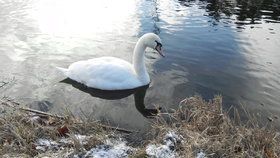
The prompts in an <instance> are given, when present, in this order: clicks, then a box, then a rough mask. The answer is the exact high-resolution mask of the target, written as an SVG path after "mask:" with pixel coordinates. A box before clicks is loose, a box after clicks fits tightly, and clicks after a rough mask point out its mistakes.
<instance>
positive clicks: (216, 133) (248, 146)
mask: <svg viewBox="0 0 280 158" xmlns="http://www.w3.org/2000/svg"><path fill="white" fill-rule="evenodd" d="M8 102H10V101H5V102H3V101H2V102H1V104H7V103H8ZM9 104H13V102H10V103H9ZM12 109H13V110H12V111H10V112H8V113H5V115H0V156H1V155H2V157H3V155H7V154H8V156H6V157H13V154H15V156H14V157H17V156H19V155H17V153H18V154H21V157H30V156H36V155H37V156H38V154H39V157H40V156H43V155H44V154H45V155H48V153H39V152H38V151H37V150H36V149H35V145H34V143H35V142H36V140H37V139H38V138H50V139H52V140H57V139H60V138H61V137H62V136H67V137H70V138H71V137H72V134H73V133H79V134H82V135H88V136H91V137H90V140H89V141H88V143H87V144H83V145H82V146H81V144H79V141H78V140H75V137H73V142H74V143H73V144H72V145H70V146H69V148H68V149H69V150H68V149H67V148H66V149H67V150H66V151H67V152H69V151H70V150H75V151H74V152H76V153H78V152H83V150H89V149H91V148H93V147H95V146H97V145H99V144H102V140H104V139H106V135H110V134H112V133H114V132H115V129H108V128H106V129H104V125H101V124H100V123H99V122H96V121H95V120H94V119H91V118H90V117H89V116H86V117H81V118H79V119H78V118H75V117H74V116H73V115H71V113H68V114H67V115H66V116H67V117H63V118H60V117H55V116H44V115H37V114H34V113H30V112H27V111H22V110H19V108H14V107H13V108H12ZM232 110H233V112H234V118H230V117H229V115H228V112H224V111H223V110H222V98H221V97H219V96H217V97H215V98H214V99H213V100H211V101H209V102H206V101H204V100H203V99H202V98H201V97H198V96H195V97H191V98H187V99H185V100H183V101H182V102H181V103H180V105H179V108H178V110H174V113H172V114H160V115H159V116H157V117H156V118H155V119H154V124H153V127H152V130H151V133H150V136H151V137H150V138H151V140H149V141H144V142H143V144H141V145H140V146H138V147H136V148H138V149H137V151H136V152H134V155H130V157H131V158H134V157H135V158H136V157H147V155H146V153H145V146H146V145H147V144H148V143H150V142H154V143H162V141H163V137H164V135H165V134H166V133H168V132H169V131H174V132H176V133H177V134H178V135H181V136H182V138H183V139H182V141H181V142H179V143H177V144H176V145H175V150H176V152H178V153H179V155H180V156H181V157H196V155H197V153H198V152H200V151H203V152H204V153H205V154H206V156H207V157H267V158H277V157H280V136H279V132H277V131H276V130H273V129H268V128H260V127H259V126H257V125H256V121H255V119H254V118H253V117H251V116H250V115H249V113H247V112H245V113H247V114H248V116H249V118H250V119H249V121H248V122H246V123H245V124H241V123H240V122H241V121H240V118H239V114H238V112H237V110H236V109H232ZM36 118H37V119H36ZM48 152H51V151H48ZM60 152H62V153H56V154H58V155H59V156H61V155H63V154H65V152H63V151H60ZM59 156H58V157H59Z"/></svg>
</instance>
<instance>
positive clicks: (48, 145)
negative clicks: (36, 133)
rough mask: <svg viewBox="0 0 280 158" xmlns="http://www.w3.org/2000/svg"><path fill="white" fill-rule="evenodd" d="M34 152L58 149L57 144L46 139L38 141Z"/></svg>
mask: <svg viewBox="0 0 280 158" xmlns="http://www.w3.org/2000/svg"><path fill="white" fill-rule="evenodd" d="M35 145H36V147H35V149H36V150H41V151H47V150H49V149H50V150H52V149H58V143H57V142H55V141H52V140H48V139H41V138H40V139H38V140H37V143H35Z"/></svg>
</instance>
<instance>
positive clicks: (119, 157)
mask: <svg viewBox="0 0 280 158" xmlns="http://www.w3.org/2000/svg"><path fill="white" fill-rule="evenodd" d="M74 137H75V139H77V140H79V142H80V143H81V144H86V143H87V140H88V139H89V138H90V137H89V136H84V135H74ZM69 144H73V140H72V139H71V138H70V137H69V138H62V139H61V140H59V141H58V142H55V141H52V140H48V139H41V138H40V139H38V140H37V142H36V143H35V146H36V147H35V149H36V150H38V151H40V152H43V153H44V152H47V151H53V152H54V153H53V156H54V155H55V154H56V153H55V152H56V151H59V150H63V149H64V147H65V146H69ZM134 150H135V149H134V148H132V147H130V146H127V145H126V142H125V141H123V140H121V139H118V140H117V139H107V140H105V141H104V143H103V144H102V145H98V146H96V147H95V148H92V149H90V150H89V151H86V152H84V153H78V154H76V155H75V154H74V155H73V157H74V158H81V157H82V158H84V157H87V158H126V157H128V155H129V154H131V153H132V152H133V151H134ZM72 151H74V150H72ZM65 154H67V155H69V153H65ZM70 155H71V154H70Z"/></svg>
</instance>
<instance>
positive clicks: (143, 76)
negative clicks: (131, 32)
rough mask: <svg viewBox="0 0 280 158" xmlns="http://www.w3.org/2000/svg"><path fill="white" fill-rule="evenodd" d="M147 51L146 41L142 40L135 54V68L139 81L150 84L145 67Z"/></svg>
mask: <svg viewBox="0 0 280 158" xmlns="http://www.w3.org/2000/svg"><path fill="white" fill-rule="evenodd" d="M145 49H146V46H145V44H144V41H143V39H141V38H140V39H139V40H138V42H137V43H136V46H135V48H134V52H133V67H134V70H135V72H136V75H137V76H138V78H139V80H140V81H141V82H145V83H146V84H148V83H149V82H150V77H149V75H148V72H147V70H146V67H145V58H144V57H145Z"/></svg>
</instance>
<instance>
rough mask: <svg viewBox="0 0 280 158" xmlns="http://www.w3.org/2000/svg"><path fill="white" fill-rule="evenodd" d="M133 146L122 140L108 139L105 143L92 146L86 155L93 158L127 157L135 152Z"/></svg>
mask: <svg viewBox="0 0 280 158" xmlns="http://www.w3.org/2000/svg"><path fill="white" fill-rule="evenodd" d="M133 150H134V149H133V148H132V147H129V146H127V145H126V142H124V141H122V140H106V142H105V143H104V144H103V145H100V146H97V147H96V148H92V149H91V150H90V151H88V152H87V153H86V154H85V157H93V158H126V157H128V155H129V154H131V153H132V152H133Z"/></svg>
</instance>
